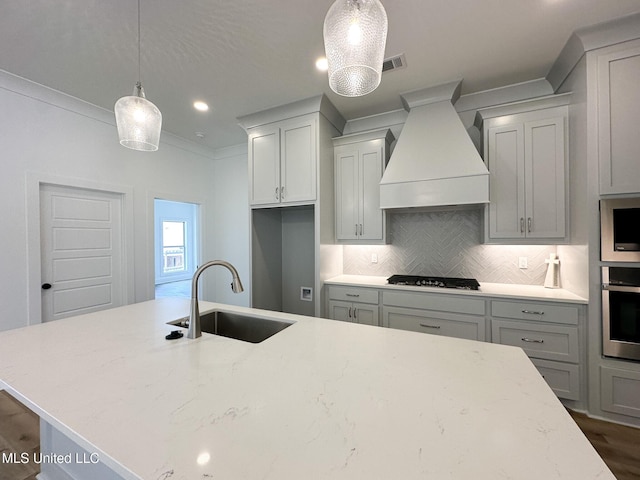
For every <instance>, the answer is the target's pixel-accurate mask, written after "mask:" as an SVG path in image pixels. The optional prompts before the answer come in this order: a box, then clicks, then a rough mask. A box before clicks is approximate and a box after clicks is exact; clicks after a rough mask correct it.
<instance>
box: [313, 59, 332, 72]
mask: <svg viewBox="0 0 640 480" xmlns="http://www.w3.org/2000/svg"><path fill="white" fill-rule="evenodd" d="M316 68H317V69H318V70H320V71H321V72H326V71H327V70H329V63H328V62H327V59H326V57H320V58H319V59H317V60H316Z"/></svg>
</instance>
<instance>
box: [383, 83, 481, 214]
mask: <svg viewBox="0 0 640 480" xmlns="http://www.w3.org/2000/svg"><path fill="white" fill-rule="evenodd" d="M461 84H462V80H458V81H455V82H451V83H447V84H445V85H440V86H436V87H430V88H426V89H423V90H419V91H414V92H409V93H405V94H402V95H401V97H402V101H403V103H404V105H405V108H406V109H407V110H408V111H409V116H408V117H407V121H406V123H405V124H404V127H403V129H402V132H401V133H400V138H399V139H398V142H397V143H396V146H395V149H394V151H393V153H392V155H391V159H390V160H389V164H388V165H387V168H386V170H385V172H384V174H383V176H382V180H381V181H380V208H383V209H392V208H411V207H436V206H444V205H471V204H480V203H488V202H489V171H488V170H487V167H486V166H485V164H484V162H483V161H482V158H480V155H479V154H478V151H477V150H476V148H475V146H474V144H473V142H472V141H471V138H470V137H469V134H468V133H467V131H466V129H465V128H464V125H463V124H462V121H461V120H460V117H459V116H458V113H457V112H456V110H455V108H454V107H453V103H454V102H455V101H456V100H457V99H458V97H459V96H460V86H461Z"/></svg>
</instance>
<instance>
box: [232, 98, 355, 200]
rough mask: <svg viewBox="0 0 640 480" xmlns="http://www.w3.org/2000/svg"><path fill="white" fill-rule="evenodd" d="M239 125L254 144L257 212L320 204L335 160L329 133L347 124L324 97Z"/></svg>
mask: <svg viewBox="0 0 640 480" xmlns="http://www.w3.org/2000/svg"><path fill="white" fill-rule="evenodd" d="M239 121H240V125H241V126H242V127H243V128H244V129H245V130H246V131H247V135H248V139H249V145H248V149H249V152H248V153H249V196H250V198H249V202H250V204H251V206H252V207H257V208H263V207H275V206H284V205H310V204H313V203H315V202H316V201H317V200H319V198H318V196H319V191H318V189H319V185H320V182H321V178H320V175H321V172H322V171H323V170H324V166H323V165H324V162H326V161H331V160H330V159H331V158H332V157H333V155H332V149H331V143H330V140H329V138H330V134H331V133H332V132H334V131H338V132H339V131H341V130H342V128H343V127H344V123H345V121H344V119H343V118H342V116H341V115H340V113H339V112H338V111H337V110H336V109H335V107H334V106H333V105H332V104H331V102H329V101H328V99H327V98H326V97H325V96H324V95H320V96H317V97H312V98H309V99H305V100H301V101H299V102H295V103H292V104H288V105H283V106H280V107H275V108H271V109H269V110H264V111H262V112H257V113H254V114H251V115H247V116H245V117H241V118H239ZM327 125H329V126H330V127H327ZM334 129H335V130H334ZM325 157H329V158H325Z"/></svg>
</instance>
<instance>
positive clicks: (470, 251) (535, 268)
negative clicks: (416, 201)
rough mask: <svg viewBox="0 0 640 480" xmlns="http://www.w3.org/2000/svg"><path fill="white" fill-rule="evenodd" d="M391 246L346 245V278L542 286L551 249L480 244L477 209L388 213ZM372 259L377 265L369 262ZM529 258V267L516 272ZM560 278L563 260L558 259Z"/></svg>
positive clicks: (548, 246) (545, 247) (480, 216)
mask: <svg viewBox="0 0 640 480" xmlns="http://www.w3.org/2000/svg"><path fill="white" fill-rule="evenodd" d="M387 221H388V222H389V235H390V239H391V244H390V245H381V246H355V245H347V246H345V247H344V260H343V262H344V263H343V269H344V273H345V274H349V275H382V276H389V275H393V274H411V275H436V276H444V277H472V278H476V279H477V280H478V281H479V282H491V283H515V284H526V285H542V284H543V283H544V278H545V275H546V272H547V264H546V263H545V262H544V261H545V259H547V258H549V254H550V253H556V246H555V245H484V244H482V243H480V237H481V227H482V221H483V212H482V210H481V209H470V210H447V211H416V212H402V213H398V212H396V213H390V214H389V216H388V217H387ZM372 255H377V259H378V262H377V263H372V261H371V260H372ZM519 257H527V263H528V268H526V269H520V268H518V259H519ZM560 276H561V279H562V258H561V259H560Z"/></svg>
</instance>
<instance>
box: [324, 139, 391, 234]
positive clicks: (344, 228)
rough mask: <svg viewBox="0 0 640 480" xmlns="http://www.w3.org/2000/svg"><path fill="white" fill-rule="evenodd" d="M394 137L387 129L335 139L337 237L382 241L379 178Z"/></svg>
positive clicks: (382, 220)
mask: <svg viewBox="0 0 640 480" xmlns="http://www.w3.org/2000/svg"><path fill="white" fill-rule="evenodd" d="M393 140H394V136H393V134H392V133H391V131H390V130H388V129H381V130H375V131H370V132H363V133H358V134H353V135H345V136H342V137H338V138H334V139H333V144H334V155H335V168H334V171H335V196H336V200H335V206H336V212H335V213H336V214H335V217H336V240H338V241H346V242H349V243H384V242H385V240H386V214H385V212H384V211H383V210H381V209H380V179H381V178H382V173H383V172H384V168H385V167H386V165H387V162H388V161H389V146H390V144H391V142H393Z"/></svg>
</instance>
